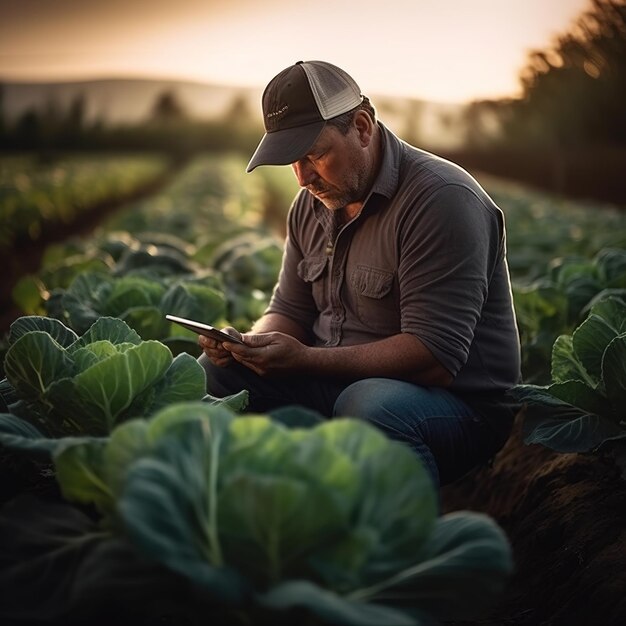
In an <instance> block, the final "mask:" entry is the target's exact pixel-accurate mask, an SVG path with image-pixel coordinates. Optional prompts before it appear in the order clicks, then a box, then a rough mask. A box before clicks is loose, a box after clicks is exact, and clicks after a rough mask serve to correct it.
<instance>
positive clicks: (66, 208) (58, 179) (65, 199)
mask: <svg viewBox="0 0 626 626" xmlns="http://www.w3.org/2000/svg"><path fill="white" fill-rule="evenodd" d="M166 167H167V161H166V159H164V158H161V157H157V156H152V155H137V156H122V155H115V156H110V157H109V156H106V157H105V156H91V157H85V156H81V157H80V158H78V157H74V158H72V157H66V158H63V159H61V160H59V161H56V162H54V163H52V164H46V163H37V162H36V161H35V160H34V159H33V158H29V157H3V158H2V159H0V251H2V250H5V251H8V250H10V249H11V247H12V246H13V245H14V244H15V243H16V241H17V240H36V239H38V238H39V237H40V235H41V233H42V231H43V230H44V229H45V228H46V226H48V225H50V224H57V223H61V224H69V223H70V222H72V221H73V220H75V219H76V218H77V217H78V216H79V215H80V214H81V213H83V212H86V211H89V210H90V209H92V208H93V207H94V206H95V205H97V204H100V203H102V202H104V201H107V202H111V201H116V200H119V199H121V198H124V197H125V196H128V195H129V194H130V193H131V192H133V191H136V190H137V189H139V188H140V187H141V186H143V185H145V184H146V183H148V182H151V181H154V180H156V179H157V178H158V177H159V176H160V175H162V174H163V173H164V172H165V170H166Z"/></svg>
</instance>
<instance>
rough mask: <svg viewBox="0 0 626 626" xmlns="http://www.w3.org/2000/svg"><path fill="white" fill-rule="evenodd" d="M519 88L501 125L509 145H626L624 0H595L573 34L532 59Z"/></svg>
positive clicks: (533, 53) (625, 23)
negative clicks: (520, 93) (518, 97)
mask: <svg viewBox="0 0 626 626" xmlns="http://www.w3.org/2000/svg"><path fill="white" fill-rule="evenodd" d="M521 82H522V88H523V98H522V99H521V100H520V101H519V102H517V103H514V104H513V106H512V107H511V109H510V111H509V112H508V113H509V115H508V116H507V118H506V119H504V120H503V129H504V131H505V133H506V136H507V137H508V138H509V139H511V138H514V139H515V140H520V141H521V140H523V141H524V142H526V143H531V144H537V145H550V146H555V147H572V146H576V145H588V144H618V145H626V115H625V114H624V111H626V0H591V2H590V8H589V9H588V10H586V11H585V12H584V13H583V14H582V15H581V16H580V17H579V18H578V19H577V20H576V21H575V23H574V25H573V27H572V29H571V30H570V31H569V32H567V33H565V34H563V35H561V36H559V37H558V38H557V39H556V41H555V42H554V44H553V45H552V46H550V47H548V48H547V49H545V50H536V51H533V52H532V53H531V54H530V56H529V59H528V62H527V65H526V67H525V68H524V70H523V72H522V75H521Z"/></svg>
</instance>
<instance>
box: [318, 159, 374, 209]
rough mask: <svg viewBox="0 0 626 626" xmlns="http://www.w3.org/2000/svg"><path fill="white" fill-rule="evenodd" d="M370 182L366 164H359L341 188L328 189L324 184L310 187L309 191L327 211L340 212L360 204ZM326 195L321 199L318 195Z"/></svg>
mask: <svg viewBox="0 0 626 626" xmlns="http://www.w3.org/2000/svg"><path fill="white" fill-rule="evenodd" d="M368 186H369V180H368V175H367V170H366V167H365V164H363V163H359V164H358V166H356V167H355V168H354V169H353V170H351V172H350V175H349V176H347V177H346V180H345V182H344V183H343V184H342V185H341V186H340V187H328V186H326V185H325V184H324V183H322V184H319V185H316V184H313V185H309V186H308V187H307V190H308V191H309V192H310V193H312V194H313V195H314V196H315V197H316V198H317V199H318V200H319V201H320V202H321V203H322V204H323V205H324V206H325V207H326V208H327V209H329V210H330V211H338V210H339V209H343V208H344V207H345V206H347V205H349V204H352V203H353V202H358V201H359V200H362V199H363V198H364V197H365V193H366V191H367V189H368ZM320 193H321V194H324V196H323V197H320V196H319V195H318V194H320Z"/></svg>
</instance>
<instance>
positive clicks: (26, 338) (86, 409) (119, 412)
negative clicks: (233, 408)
mask: <svg viewBox="0 0 626 626" xmlns="http://www.w3.org/2000/svg"><path fill="white" fill-rule="evenodd" d="M4 369H5V374H6V382H5V383H4V384H3V386H1V387H0V392H1V393H2V395H3V397H4V398H5V404H6V405H8V407H9V409H10V410H11V412H13V413H15V414H16V415H19V416H22V417H24V418H26V419H28V420H29V421H32V422H35V423H37V424H38V425H39V426H40V427H41V428H42V429H43V430H44V432H46V433H49V434H51V435H54V436H64V435H70V434H77V435H82V434H91V435H102V434H106V433H108V432H110V431H111V429H112V428H113V427H114V426H115V425H116V424H117V423H119V422H120V421H123V420H124V419H127V418H129V417H134V416H141V415H149V414H151V413H153V412H154V411H156V410H158V409H159V408H161V407H163V406H165V405H166V404H169V403H171V402H176V401H182V400H194V399H201V398H202V397H203V395H204V393H205V386H206V380H205V373H204V370H203V369H202V367H201V366H200V365H199V364H198V363H197V362H196V360H195V359H194V358H193V357H191V356H189V355H187V354H181V355H179V356H177V357H176V358H175V359H173V358H172V353H171V352H170V350H169V349H168V348H167V347H166V346H165V345H163V344H162V343H160V342H158V341H142V340H141V338H140V336H139V335H138V334H137V333H136V332H135V331H134V330H132V329H131V328H130V327H129V326H128V325H126V324H125V323H124V322H123V321H121V320H119V319H115V318H110V317H101V318H99V319H98V320H97V321H96V322H94V324H93V325H91V326H90V328H89V329H88V330H87V332H86V333H85V334H84V335H82V336H81V337H78V335H76V333H74V332H73V331H72V330H70V329H69V328H67V327H66V326H65V325H63V324H62V323H61V322H59V321H58V320H55V319H51V318H45V317H36V316H33V317H23V318H19V319H18V320H16V321H15V322H14V323H13V324H12V325H11V332H10V335H9V348H8V350H7V353H6V356H5V361H4ZM16 398H17V401H15V399H16Z"/></svg>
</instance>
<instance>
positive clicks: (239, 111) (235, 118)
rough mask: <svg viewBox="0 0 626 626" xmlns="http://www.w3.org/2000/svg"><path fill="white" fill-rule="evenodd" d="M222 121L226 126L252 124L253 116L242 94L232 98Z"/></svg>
mask: <svg viewBox="0 0 626 626" xmlns="http://www.w3.org/2000/svg"><path fill="white" fill-rule="evenodd" d="M223 119H224V122H225V123H226V124H228V125H234V126H239V125H242V126H250V125H251V124H252V122H253V120H254V116H253V113H252V111H251V110H250V104H249V103H248V100H247V99H246V97H245V95H244V94H237V95H235V96H234V97H233V99H232V102H231V104H230V106H229V107H228V109H226V113H224V118H223Z"/></svg>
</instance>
